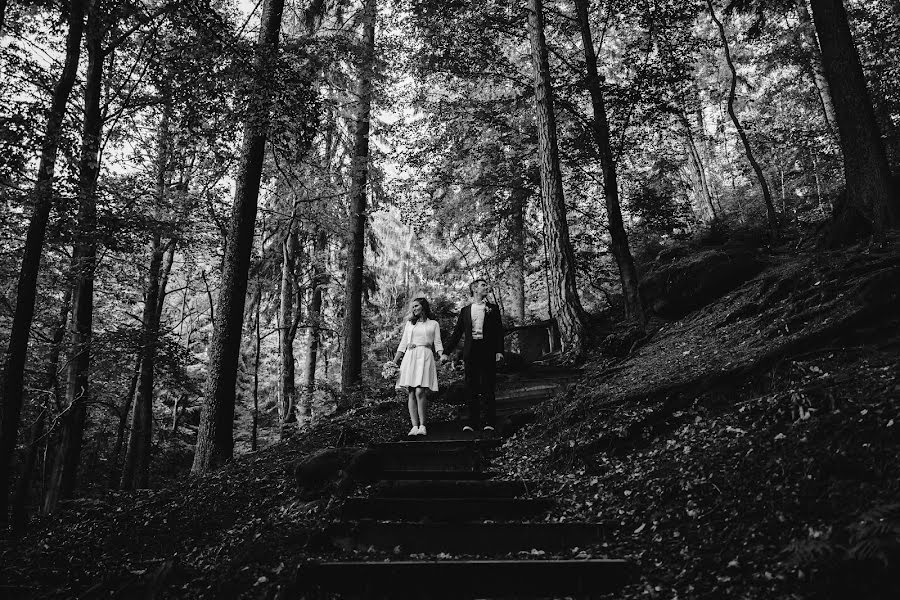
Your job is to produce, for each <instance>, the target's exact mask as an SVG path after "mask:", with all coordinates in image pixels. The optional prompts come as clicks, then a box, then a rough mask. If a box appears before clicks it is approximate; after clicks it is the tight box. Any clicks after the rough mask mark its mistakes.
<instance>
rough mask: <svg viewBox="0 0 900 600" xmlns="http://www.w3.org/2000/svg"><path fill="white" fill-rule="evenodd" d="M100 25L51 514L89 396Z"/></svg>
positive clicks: (68, 475) (74, 458) (92, 53)
mask: <svg viewBox="0 0 900 600" xmlns="http://www.w3.org/2000/svg"><path fill="white" fill-rule="evenodd" d="M102 41H103V23H102V15H101V14H100V7H99V3H95V4H93V5H92V6H91V10H90V14H89V15H88V22H87V35H86V40H85V48H86V49H87V56H88V64H87V71H86V72H85V84H84V128H83V131H82V139H81V155H80V158H79V165H78V215H77V231H78V233H77V238H76V242H75V250H74V254H73V258H72V261H73V266H74V274H75V284H74V286H73V297H72V329H71V340H72V342H71V343H72V346H71V356H70V358H69V370H68V378H67V382H66V408H65V416H64V417H63V418H62V435H61V439H60V444H59V448H58V449H57V454H56V458H55V460H54V463H53V470H52V472H51V474H50V481H49V483H48V486H47V493H46V496H45V498H44V511H45V512H53V510H54V509H55V508H56V505H57V503H58V502H59V500H61V499H64V498H68V497H70V496H71V495H72V492H73V491H74V490H75V486H76V477H77V474H78V467H79V464H80V462H81V445H82V438H83V436H84V426H85V421H86V419H87V406H88V400H89V397H90V381H89V374H90V366H91V337H92V334H93V313H94V270H95V268H96V262H97V241H96V229H97V177H98V175H99V173H100V141H101V134H102V130H103V115H102V114H101V97H102V92H103V65H104V54H103V48H102Z"/></svg>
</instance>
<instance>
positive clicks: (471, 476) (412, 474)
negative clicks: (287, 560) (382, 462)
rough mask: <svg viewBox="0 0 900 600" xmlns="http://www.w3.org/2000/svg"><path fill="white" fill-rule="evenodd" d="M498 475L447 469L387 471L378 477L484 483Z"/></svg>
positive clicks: (397, 479)
mask: <svg viewBox="0 0 900 600" xmlns="http://www.w3.org/2000/svg"><path fill="white" fill-rule="evenodd" d="M496 475H497V474H496V473H495V472H493V471H471V470H470V471H465V470H459V469H446V470H443V471H434V470H431V471H429V470H425V471H415V470H401V471H389V470H385V471H382V472H380V473H379V474H378V476H379V477H380V478H381V479H383V480H385V481H406V480H424V479H428V480H447V481H455V480H458V481H484V480H486V479H492V478H493V477H495V476H496Z"/></svg>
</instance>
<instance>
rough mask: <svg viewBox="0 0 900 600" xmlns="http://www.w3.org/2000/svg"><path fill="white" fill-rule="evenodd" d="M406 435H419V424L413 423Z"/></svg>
mask: <svg viewBox="0 0 900 600" xmlns="http://www.w3.org/2000/svg"><path fill="white" fill-rule="evenodd" d="M406 435H419V426H418V425H413V428H412V429H410V430H409V433H407V434H406Z"/></svg>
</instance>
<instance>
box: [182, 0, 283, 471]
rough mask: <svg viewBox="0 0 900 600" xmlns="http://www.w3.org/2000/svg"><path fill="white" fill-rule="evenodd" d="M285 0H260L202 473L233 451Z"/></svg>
mask: <svg viewBox="0 0 900 600" xmlns="http://www.w3.org/2000/svg"><path fill="white" fill-rule="evenodd" d="M283 11H284V0H264V2H263V8H262V18H261V20H260V29H259V38H258V41H257V46H256V56H255V59H254V85H253V89H252V92H251V95H250V96H249V97H248V98H247V104H248V108H249V111H248V117H247V121H246V123H245V125H244V141H243V146H242V149H241V155H240V171H239V173H238V177H237V185H236V187H235V194H234V205H233V207H232V215H231V222H230V225H229V230H228V244H227V247H226V250H225V257H224V261H223V273H222V284H221V287H220V289H219V299H218V302H217V309H216V311H215V312H216V321H215V325H214V329H213V340H212V345H211V347H210V350H209V370H208V376H207V380H206V392H205V395H204V398H203V405H202V407H201V409H200V427H199V429H198V431H197V445H196V447H195V451H194V464H193V466H192V467H191V471H192V472H193V473H205V472H207V471H210V470H212V469H215V468H217V467H219V466H221V465H222V464H224V463H225V462H228V461H229V460H231V458H232V455H233V452H234V431H233V427H234V408H235V385H236V383H237V371H238V368H237V363H238V356H239V354H240V346H241V334H242V331H243V319H244V305H245V302H246V295H247V275H248V271H249V268H250V253H251V251H252V249H253V234H254V229H255V224H256V209H257V201H258V200H259V184H260V178H261V177H262V168H263V159H264V158H265V149H266V135H267V130H268V126H269V123H270V120H271V104H272V98H271V95H270V91H269V86H268V85H267V79H268V77H269V73H270V68H269V67H270V65H271V63H272V61H273V59H274V57H275V56H276V54H277V49H278V38H279V34H280V32H281V17H282V13H283Z"/></svg>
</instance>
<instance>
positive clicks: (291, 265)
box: [278, 219, 297, 437]
mask: <svg viewBox="0 0 900 600" xmlns="http://www.w3.org/2000/svg"><path fill="white" fill-rule="evenodd" d="M291 225H292V226H293V219H292V220H291ZM281 257H282V259H281V301H280V312H281V314H280V316H279V320H280V321H281V336H280V337H279V340H280V343H281V348H280V353H281V382H280V383H281V385H280V386H279V387H280V388H281V389H280V390H279V391H280V392H281V393H280V394H279V396H280V403H279V407H278V417H279V418H280V420H281V435H282V437H284V436H285V435H286V434H287V432H288V429H289V427H290V426H291V424H292V423H294V421H296V407H297V384H296V377H295V369H294V338H295V337H296V333H297V318H296V315H295V313H294V288H295V284H294V279H295V277H294V272H295V269H296V266H297V234H296V232H294V231H288V232H287V233H286V234H285V236H284V240H282V243H281Z"/></svg>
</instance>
